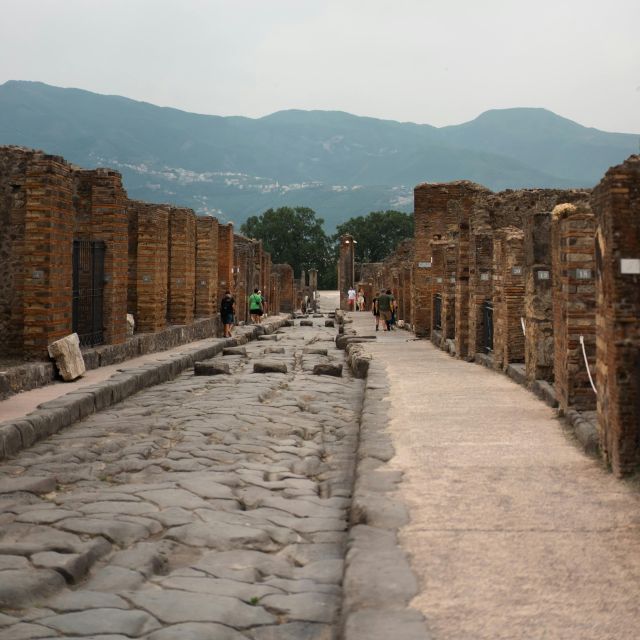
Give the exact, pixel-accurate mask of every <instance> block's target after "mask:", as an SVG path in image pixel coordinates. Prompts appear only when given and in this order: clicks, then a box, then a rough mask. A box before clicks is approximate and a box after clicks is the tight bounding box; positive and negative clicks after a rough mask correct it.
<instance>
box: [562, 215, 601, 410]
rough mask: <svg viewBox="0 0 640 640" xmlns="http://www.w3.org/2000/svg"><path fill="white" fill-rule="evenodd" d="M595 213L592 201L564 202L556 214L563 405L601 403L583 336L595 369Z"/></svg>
mask: <svg viewBox="0 0 640 640" xmlns="http://www.w3.org/2000/svg"><path fill="white" fill-rule="evenodd" d="M595 227H596V224H595V216H594V214H593V212H592V211H591V209H590V207H589V206H588V205H586V204H582V205H574V204H564V205H558V206H557V207H556V208H555V209H554V210H553V213H552V218H551V255H552V265H551V272H552V313H553V341H554V345H553V353H552V357H553V379H554V385H555V392H556V397H557V399H558V405H559V407H560V410H561V411H562V412H566V411H567V410H568V409H569V408H575V409H578V410H583V411H584V410H593V409H595V402H596V396H595V393H594V392H593V389H592V388H591V383H590V382H589V374H588V372H587V367H586V366H585V363H584V355H583V352H582V345H581V343H580V337H581V336H582V338H583V341H584V347H585V353H586V355H587V360H588V362H589V367H591V370H592V371H593V372H594V375H595V359H596V293H595Z"/></svg>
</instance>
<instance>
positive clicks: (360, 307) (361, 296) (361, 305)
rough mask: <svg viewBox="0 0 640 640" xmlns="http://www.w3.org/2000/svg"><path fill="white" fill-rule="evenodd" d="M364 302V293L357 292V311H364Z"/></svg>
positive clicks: (360, 290)
mask: <svg viewBox="0 0 640 640" xmlns="http://www.w3.org/2000/svg"><path fill="white" fill-rule="evenodd" d="M365 304H366V301H365V298H364V291H363V290H362V289H359V290H358V311H366V307H365Z"/></svg>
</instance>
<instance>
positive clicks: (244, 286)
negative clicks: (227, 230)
mask: <svg viewBox="0 0 640 640" xmlns="http://www.w3.org/2000/svg"><path fill="white" fill-rule="evenodd" d="M258 246H259V245H258V243H256V242H255V241H253V240H251V239H249V238H245V237H244V236H240V235H237V234H234V237H233V252H234V257H233V262H234V265H235V268H236V269H237V272H236V273H234V280H235V299H236V311H237V315H238V320H240V321H245V322H247V321H248V320H249V313H248V303H249V296H250V295H251V294H252V293H253V290H254V289H255V288H259V284H260V281H259V277H260V273H259V271H256V268H255V267H256V249H257V248H258Z"/></svg>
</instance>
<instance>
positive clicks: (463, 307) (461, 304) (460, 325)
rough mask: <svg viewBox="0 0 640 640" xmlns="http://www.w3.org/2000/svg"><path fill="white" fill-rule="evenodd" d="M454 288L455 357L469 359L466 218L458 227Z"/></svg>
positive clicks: (467, 223)
mask: <svg viewBox="0 0 640 640" xmlns="http://www.w3.org/2000/svg"><path fill="white" fill-rule="evenodd" d="M456 252H457V255H456V263H455V273H454V274H453V276H452V277H453V278H455V283H454V288H455V292H454V295H455V329H454V336H455V341H456V356H457V357H458V358H464V359H467V358H468V357H469V312H470V308H469V222H468V217H466V216H465V219H464V220H462V221H461V222H460V223H459V225H458V242H457V245H456Z"/></svg>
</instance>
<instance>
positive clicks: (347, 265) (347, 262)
mask: <svg viewBox="0 0 640 640" xmlns="http://www.w3.org/2000/svg"><path fill="white" fill-rule="evenodd" d="M354 265H355V245H354V240H353V236H350V235H348V234H345V235H343V236H340V255H339V258H338V289H339V291H340V308H341V309H345V310H346V309H348V308H349V304H348V301H347V292H348V291H349V289H350V288H351V287H353V286H354V284H355V267H354ZM303 276H304V271H303ZM302 286H303V289H304V288H305V286H306V283H304V282H303V283H302ZM303 296H304V294H303Z"/></svg>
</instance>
